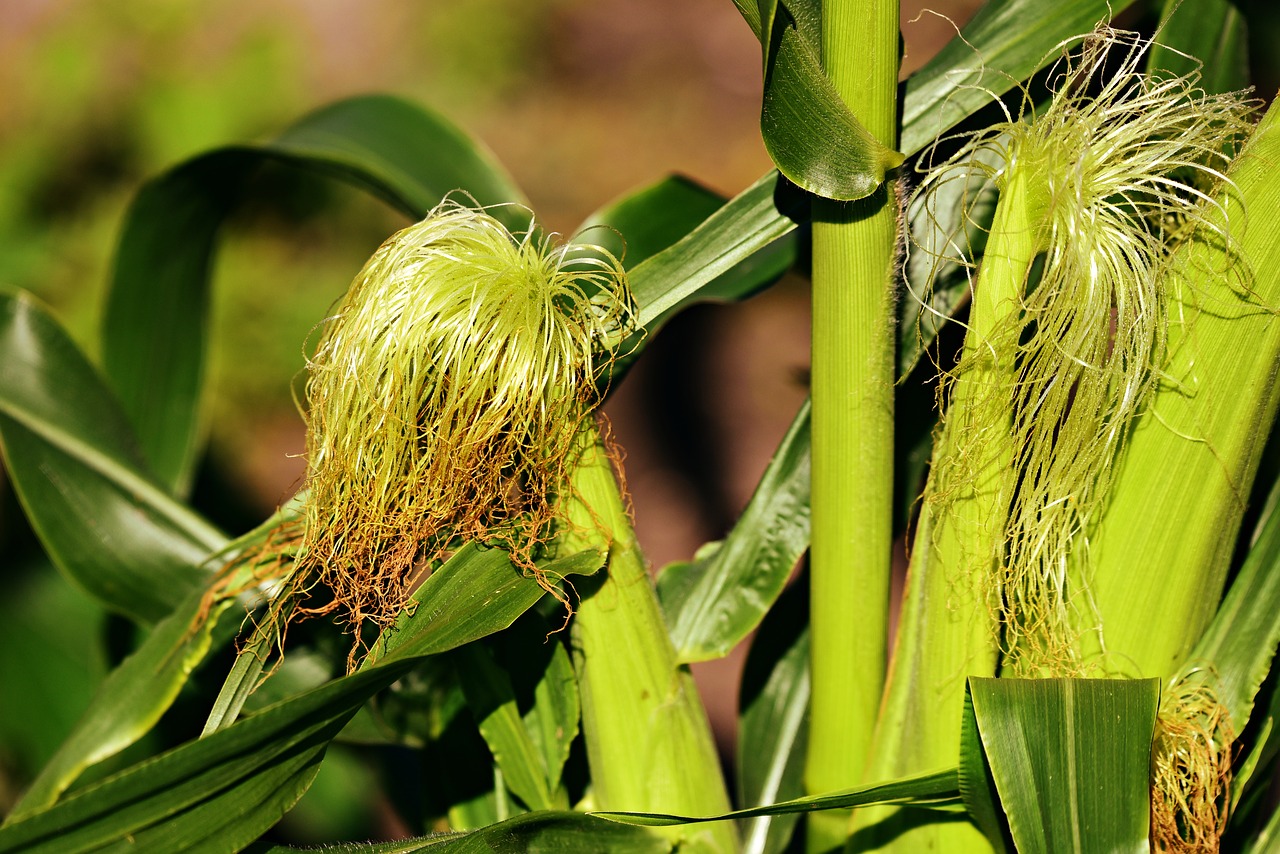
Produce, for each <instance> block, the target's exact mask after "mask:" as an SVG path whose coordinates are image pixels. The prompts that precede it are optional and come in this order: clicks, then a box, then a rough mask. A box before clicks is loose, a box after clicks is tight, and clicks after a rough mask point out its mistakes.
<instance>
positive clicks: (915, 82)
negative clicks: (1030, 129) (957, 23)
mask: <svg viewBox="0 0 1280 854" xmlns="http://www.w3.org/2000/svg"><path fill="white" fill-rule="evenodd" d="M1132 2H1133V0H1114V2H1108V1H1107V0H990V2H988V3H987V4H986V5H984V6H983V7H982V9H981V10H980V11H979V12H978V14H977V15H975V16H974V17H973V20H971V21H970V22H969V23H968V24H967V25H966V26H965V27H964V29H963V30H961V31H960V35H958V36H956V37H955V38H953V39H952V40H951V41H949V42H947V44H946V46H945V47H943V48H942V50H941V51H939V52H938V53H937V55H935V56H934V57H933V59H931V60H929V62H928V63H927V64H926V65H925V66H924V67H923V68H921V69H920V70H919V71H917V72H916V73H915V74H913V75H911V77H909V78H908V79H907V83H906V92H905V94H904V96H903V101H902V138H901V140H900V142H899V147H900V148H901V149H902V151H903V153H905V154H907V155H911V154H914V153H915V152H917V151H920V150H921V149H922V148H924V147H925V146H927V145H929V144H930V143H931V142H933V140H934V139H936V138H937V137H939V136H942V135H944V134H946V133H947V132H948V131H950V130H951V129H952V128H953V127H955V126H956V125H957V124H959V123H960V122H961V121H963V120H964V119H965V118H967V117H968V116H971V115H973V114H974V113H975V112H977V111H978V110H979V109H981V108H982V107H984V106H986V105H987V104H990V103H991V101H992V99H993V98H994V97H996V96H999V95H1001V94H1003V93H1005V92H1007V91H1009V90H1010V89H1011V88H1013V86H1014V85H1016V84H1017V82H1018V81H1020V80H1025V79H1027V78H1028V77H1030V76H1031V75H1032V74H1034V73H1035V72H1036V71H1038V70H1040V68H1042V67H1043V66H1044V65H1046V64H1047V63H1048V62H1051V61H1052V60H1054V59H1055V58H1056V56H1057V54H1056V48H1057V46H1058V45H1059V43H1061V42H1063V41H1065V40H1067V39H1070V38H1073V37H1076V36H1083V35H1085V34H1086V33H1088V32H1089V31H1090V30H1092V29H1093V26H1094V25H1095V24H1097V23H1098V22H1099V21H1105V20H1107V19H1109V18H1111V17H1112V16H1114V15H1118V14H1120V13H1121V12H1123V11H1124V10H1125V9H1127V8H1128V7H1129V6H1130V5H1131V4H1132ZM1029 22H1034V24H1033V25H1032V24H1030V23H1029Z"/></svg>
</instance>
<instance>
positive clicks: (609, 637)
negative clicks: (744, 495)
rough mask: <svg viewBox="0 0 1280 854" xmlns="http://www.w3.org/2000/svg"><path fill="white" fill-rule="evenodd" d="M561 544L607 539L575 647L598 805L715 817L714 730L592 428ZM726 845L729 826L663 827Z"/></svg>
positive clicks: (722, 803) (582, 586)
mask: <svg viewBox="0 0 1280 854" xmlns="http://www.w3.org/2000/svg"><path fill="white" fill-rule="evenodd" d="M573 486H574V489H575V490H576V497H575V499H574V501H573V505H572V508H571V510H570V514H569V517H570V523H571V526H572V530H571V531H569V532H568V533H566V534H565V535H564V536H563V537H562V538H561V543H560V547H561V549H562V550H563V551H564V552H565V553H566V554H569V553H572V552H575V551H578V550H580V549H583V548H590V547H595V548H602V547H604V548H607V549H608V552H609V561H608V565H607V567H606V568H605V569H604V570H602V571H601V572H600V573H598V574H597V575H596V576H595V577H593V578H590V579H587V580H585V581H580V582H578V583H577V592H578V594H579V596H580V597H581V602H580V603H579V604H578V606H577V610H576V614H575V617H574V621H573V646H574V651H575V655H574V657H575V666H576V669H577V672H578V681H579V692H580V694H581V697H582V728H583V735H584V736H585V739H586V744H587V760H588V762H589V763H590V765H591V780H592V787H593V794H594V797H595V802H596V807H598V808H600V809H611V810H632V811H640V812H664V813H679V814H683V815H714V814H717V813H723V812H728V810H729V796H728V793H727V791H726V790H725V783H724V777H723V775H722V774H721V772H720V762H719V759H718V757H717V754H716V749H715V743H714V741H713V740H712V737H711V727H710V725H709V724H708V722H707V716H706V712H705V711H704V710H703V707H702V701H701V699H700V698H699V696H698V691H697V688H696V687H695V685H694V683H693V677H692V675H691V674H690V672H689V669H688V668H687V667H684V666H681V665H679V664H677V663H676V655H675V648H674V647H673V646H672V644H671V639H670V636H669V635H668V634H667V627H666V623H665V622H664V621H663V617H662V612H661V610H660V609H659V605H658V599H657V595H656V593H655V592H654V588H653V583H652V581H651V580H650V578H649V573H648V571H647V570H646V569H645V564H644V559H643V557H642V556H641V554H640V550H639V548H638V546H637V545H636V541H635V534H634V532H633V531H632V529H631V522H630V520H629V519H628V517H627V512H626V508H625V507H624V505H623V501H622V496H621V494H620V492H619V490H618V483H617V480H616V479H615V477H614V474H613V468H612V464H611V462H610V460H609V457H608V454H607V453H606V452H605V450H604V448H603V447H602V446H601V444H600V442H599V440H598V437H595V436H592V437H590V444H589V446H588V447H587V448H586V449H585V451H584V454H583V457H582V459H581V460H580V462H579V465H578V469H577V472H576V474H575V475H574V483H573ZM662 832H664V833H667V834H668V835H670V836H673V837H675V838H677V839H680V840H684V841H690V842H694V843H697V845H698V846H702V848H701V850H705V851H711V852H723V854H730V852H732V851H734V850H735V849H736V846H737V841H736V835H735V833H734V829H733V826H732V824H731V823H729V822H715V823H712V824H695V825H687V826H684V827H672V828H665V829H664V830H663V831H662Z"/></svg>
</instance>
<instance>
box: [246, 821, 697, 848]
mask: <svg viewBox="0 0 1280 854" xmlns="http://www.w3.org/2000/svg"><path fill="white" fill-rule="evenodd" d="M673 847H674V846H673V844H672V842H671V841H670V840H668V839H664V838H662V837H661V836H658V835H657V834H655V833H654V832H653V831H650V830H646V829H645V828H643V827H635V826H632V825H625V824H619V823H617V822H612V821H605V820H604V819H601V818H595V817H594V816H590V815H587V814H585V813H580V812H535V813H526V814H525V815H518V816H516V817H515V818H510V819H507V820H506V821H502V822H499V823H497V824H491V825H489V826H488V827H482V828H480V829H479V830H474V831H471V832H470V833H446V834H441V835H439V836H427V837H422V838H419V839H404V840H401V841H399V842H379V843H372V844H360V843H347V844H342V845H326V846H325V847H324V848H323V849H319V848H289V847H286V846H283V845H273V846H266V845H263V846H255V847H253V848H250V849H249V850H248V854H293V852H299V851H321V850H323V851H324V852H325V854H415V852H418V851H428V852H430V854H526V853H527V852H539V854H554V852H564V854H575V852H585V851H602V852H603V851H607V852H609V854H667V852H670V851H672V850H673Z"/></svg>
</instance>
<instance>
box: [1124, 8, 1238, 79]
mask: <svg viewBox="0 0 1280 854" xmlns="http://www.w3.org/2000/svg"><path fill="white" fill-rule="evenodd" d="M1156 38H1157V39H1158V41H1157V42H1156V43H1155V44H1153V45H1152V46H1151V53H1150V55H1149V56H1148V57H1147V66H1148V67H1149V68H1152V69H1157V68H1158V69H1160V70H1162V71H1167V72H1169V73H1171V74H1182V75H1190V74H1196V73H1199V74H1200V85H1201V87H1203V88H1204V90H1205V91H1206V92H1208V93H1210V94H1214V93H1218V92H1234V91H1237V90H1240V89H1244V88H1246V87H1248V85H1249V33H1248V27H1247V26H1246V25H1245V19H1244V15H1242V14H1241V13H1240V10H1239V9H1237V8H1236V7H1235V6H1234V5H1232V3H1230V2H1229V0H1165V3H1164V8H1163V9H1162V10H1161V13H1160V27H1159V29H1158V30H1157V31H1156Z"/></svg>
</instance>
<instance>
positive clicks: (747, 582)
mask: <svg viewBox="0 0 1280 854" xmlns="http://www.w3.org/2000/svg"><path fill="white" fill-rule="evenodd" d="M808 547H809V402H808V400H806V401H805V402H804V404H803V405H802V406H801V407H800V411H799V413H797V414H796V417H795V420H794V421H793V422H792V424H791V428H790V429H789V430H788V431H787V435H786V436H785V437H784V438H783V440H782V444H781V445H780V446H779V447H778V450H777V452H776V453H775V454H774V456H773V459H772V460H771V461H770V462H769V466H768V468H767V469H765V472H764V475H763V476H762V477H761V478H760V484H759V485H758V486H757V487H756V491H755V494H754V495H752V496H751V501H750V502H748V504H747V507H746V509H745V510H743V512H742V515H741V516H740V517H739V518H738V521H737V523H736V524H735V525H734V526H733V530H732V531H731V532H730V533H729V536H728V537H726V538H725V540H724V542H723V543H722V544H720V545H719V547H717V548H716V549H715V550H714V551H713V552H711V554H710V555H708V556H706V557H702V558H700V559H698V560H695V562H694V563H692V564H677V565H674V566H670V567H667V569H665V570H664V571H663V573H662V576H661V578H660V587H659V593H660V594H663V598H662V605H663V611H664V613H665V614H666V617H667V625H668V627H669V629H670V632H671V640H672V643H674V644H675V647H676V656H677V657H678V658H679V660H680V661H681V662H684V663H687V662H693V661H707V660H709V659H713V658H720V657H722V656H724V655H727V654H728V653H729V651H730V650H731V649H733V647H735V646H737V644H738V642H739V641H741V640H742V639H743V638H745V637H746V636H747V635H749V634H750V633H751V632H752V631H753V630H754V629H755V628H756V626H758V625H759V624H760V620H761V619H762V618H763V617H764V615H765V613H766V612H767V611H768V610H769V608H770V606H772V605H773V602H774V600H775V599H777V598H778V594H779V593H780V592H782V587H783V585H784V584H786V581H787V578H789V577H790V575H791V571H792V570H793V569H794V568H795V565H796V563H797V562H798V561H799V560H800V557H801V556H802V555H803V554H804V552H805V549H807V548H808Z"/></svg>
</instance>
